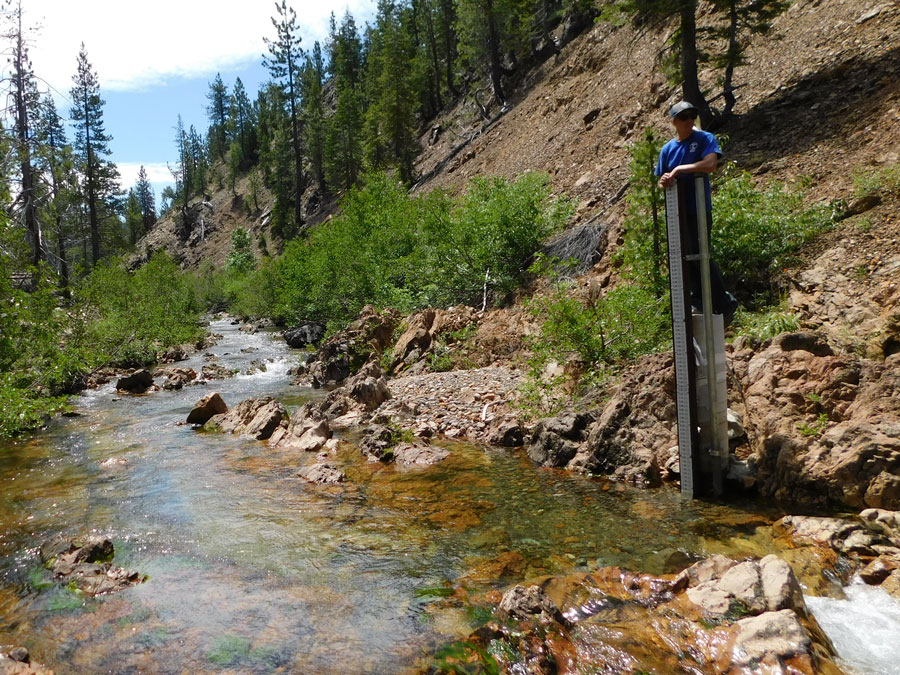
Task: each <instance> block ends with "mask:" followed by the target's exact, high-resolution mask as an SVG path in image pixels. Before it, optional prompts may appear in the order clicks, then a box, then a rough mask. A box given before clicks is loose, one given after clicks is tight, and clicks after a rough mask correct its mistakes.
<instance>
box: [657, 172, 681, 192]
mask: <svg viewBox="0 0 900 675" xmlns="http://www.w3.org/2000/svg"><path fill="white" fill-rule="evenodd" d="M680 168H681V167H678V166H676V167H675V168H674V169H672V170H671V171H669V172H668V173H664V174H663V175H662V176H660V177H659V187H661V188H663V189H664V190H665V189H666V188H667V187H671V186H672V184H673V183H674V182H675V176H677V175H678V169H680Z"/></svg>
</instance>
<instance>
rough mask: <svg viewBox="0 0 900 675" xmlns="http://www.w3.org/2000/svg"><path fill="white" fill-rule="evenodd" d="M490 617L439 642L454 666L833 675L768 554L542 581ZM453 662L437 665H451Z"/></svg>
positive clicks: (785, 568)
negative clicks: (668, 571)
mask: <svg viewBox="0 0 900 675" xmlns="http://www.w3.org/2000/svg"><path fill="white" fill-rule="evenodd" d="M496 614H497V616H498V618H499V619H501V620H502V621H494V622H489V623H488V624H487V625H485V626H484V627H482V628H480V629H478V630H477V631H475V632H474V633H473V634H472V635H470V636H469V637H468V638H467V639H466V640H465V641H463V642H460V643H457V644H456V645H454V647H455V649H454V650H448V651H449V653H452V654H455V655H456V659H455V660H454V662H453V663H460V662H469V663H471V662H474V663H482V664H484V665H485V666H486V668H485V671H484V672H491V671H492V669H494V670H493V672H504V673H513V672H516V673H518V672H523V673H547V674H548V675H549V674H550V673H557V672H595V671H596V672H611V673H614V672H615V673H618V672H658V673H675V672H702V673H721V674H723V675H724V674H726V673H727V674H729V675H737V674H747V675H749V674H750V673H757V672H773V673H775V672H790V673H806V674H808V675H813V674H814V673H815V674H828V675H837V674H838V673H841V672H842V671H841V669H840V668H839V667H838V666H837V664H836V663H835V661H834V658H835V653H834V648H833V646H832V645H831V643H830V641H829V640H828V638H827V636H825V634H824V633H823V632H822V630H821V628H820V627H819V625H818V623H817V622H816V620H815V618H814V617H813V616H812V615H811V614H810V612H809V611H808V610H807V607H806V604H805V602H804V600H803V594H802V592H801V590H800V585H799V583H798V582H797V579H796V577H795V576H794V574H793V572H792V571H791V568H790V566H789V565H788V564H787V563H786V562H784V561H783V560H780V559H779V558H777V557H776V556H766V557H765V558H763V559H762V560H745V561H742V562H739V561H734V560H730V559H728V558H725V557H724V556H713V557H712V558H709V559H706V560H702V561H700V562H698V563H696V564H694V565H692V566H691V567H689V568H687V569H685V570H683V571H682V572H681V573H680V574H678V575H675V576H669V577H653V576H648V575H642V574H636V573H633V572H629V571H626V570H622V569H620V568H618V567H605V568H600V569H598V570H596V571H593V572H590V573H580V574H573V575H571V576H569V577H562V578H544V579H542V580H541V581H540V582H539V583H538V584H531V585H524V584H523V585H516V586H514V587H513V588H511V589H509V590H508V591H506V593H504V595H503V597H502V599H501V600H500V602H499V605H498V606H497V607H496ZM485 654H489V655H490V656H489V657H487V658H486V657H485V656H484V655H485ZM491 662H492V663H491ZM453 663H450V662H445V663H443V664H440V665H441V666H443V667H439V668H437V672H456V671H455V670H454V665H453ZM623 664H626V665H624V667H623ZM478 672H481V671H478Z"/></svg>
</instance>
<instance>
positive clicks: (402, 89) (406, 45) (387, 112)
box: [366, 0, 418, 184]
mask: <svg viewBox="0 0 900 675" xmlns="http://www.w3.org/2000/svg"><path fill="white" fill-rule="evenodd" d="M403 18H404V17H403V14H402V12H401V10H400V9H399V8H398V7H397V5H396V4H395V3H394V2H393V0H379V3H378V14H377V16H376V20H375V22H376V23H375V27H374V28H373V29H372V31H371V47H370V52H369V54H368V62H367V71H366V76H367V79H368V85H369V87H370V100H371V104H370V106H369V109H368V110H367V111H366V161H367V164H368V165H369V166H371V167H372V168H376V169H378V168H384V167H389V166H390V167H395V168H396V169H397V171H398V174H399V177H400V180H402V181H403V182H404V183H407V184H408V183H411V182H412V179H413V163H414V160H415V154H416V151H417V149H418V141H417V134H416V128H415V101H416V92H417V91H418V87H417V84H418V83H417V81H416V77H415V75H416V73H415V71H414V69H413V63H414V57H415V44H414V43H413V40H412V36H411V34H410V32H409V31H408V30H406V29H405V27H404V24H403Z"/></svg>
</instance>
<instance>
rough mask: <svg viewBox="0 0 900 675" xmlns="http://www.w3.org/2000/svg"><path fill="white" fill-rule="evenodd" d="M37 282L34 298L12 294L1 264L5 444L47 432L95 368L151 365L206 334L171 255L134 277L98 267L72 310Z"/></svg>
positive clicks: (0, 431) (1, 431) (109, 265)
mask: <svg viewBox="0 0 900 675" xmlns="http://www.w3.org/2000/svg"><path fill="white" fill-rule="evenodd" d="M36 276H37V278H38V283H37V286H36V288H35V289H34V290H33V291H32V292H24V291H21V290H17V289H15V288H13V287H12V286H11V284H10V283H9V272H8V269H7V267H6V263H5V262H4V259H3V258H2V256H0V330H2V332H0V436H11V435H14V434H16V433H19V432H21V431H24V430H27V429H31V428H35V427H37V426H40V425H41V424H42V423H43V421H44V420H45V419H46V417H47V416H48V415H50V414H52V413H54V412H56V411H58V410H61V409H63V408H64V407H65V395H66V394H70V393H72V392H74V391H75V390H76V389H77V388H78V384H79V382H80V381H81V379H82V377H83V375H84V374H85V373H87V372H89V371H91V370H93V369H94V368H97V367H99V366H101V365H106V364H121V365H138V364H145V363H150V362H152V361H154V360H155V357H156V352H157V350H159V349H163V348H165V347H169V346H172V345H176V344H181V343H184V342H190V341H194V340H196V339H197V338H198V337H199V336H200V335H201V334H202V330H201V329H200V326H199V307H200V305H199V303H198V302H197V301H196V299H195V293H194V290H193V288H192V285H191V284H190V283H188V280H187V279H186V278H185V277H184V276H183V275H182V273H181V272H180V271H179V269H178V267H177V266H176V265H175V263H174V262H172V260H171V259H170V258H168V257H167V256H166V255H165V254H162V253H157V254H155V255H154V256H153V257H152V258H151V259H150V261H149V262H148V263H147V264H146V265H145V266H144V267H142V268H140V269H139V270H137V271H136V272H134V273H131V272H129V271H128V270H127V269H126V268H125V266H124V264H123V263H122V261H118V260H111V261H108V262H106V263H104V264H101V265H98V266H97V267H96V268H95V269H94V271H93V272H91V274H90V275H89V276H88V277H86V278H85V279H84V280H83V281H82V282H81V283H80V284H78V285H77V286H76V287H75V288H74V289H73V291H74V293H73V301H72V302H71V303H70V304H66V305H61V304H60V299H59V298H58V296H57V293H56V289H55V288H54V287H53V286H51V284H50V283H49V280H48V277H47V276H45V275H42V274H40V273H38V274H37V275H36Z"/></svg>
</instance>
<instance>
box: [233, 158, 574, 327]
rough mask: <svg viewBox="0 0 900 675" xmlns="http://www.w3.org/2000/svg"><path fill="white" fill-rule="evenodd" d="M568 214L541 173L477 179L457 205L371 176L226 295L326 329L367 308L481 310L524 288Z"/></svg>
mask: <svg viewBox="0 0 900 675" xmlns="http://www.w3.org/2000/svg"><path fill="white" fill-rule="evenodd" d="M570 214H571V203H570V202H568V201H567V200H564V199H557V198H553V197H552V196H551V194H550V187H549V179H548V178H547V177H546V176H542V175H539V174H525V175H523V176H521V177H520V178H519V179H517V180H515V181H507V180H504V179H500V178H491V179H476V180H474V181H473V182H472V183H471V184H470V186H469V189H468V190H467V191H466V192H465V193H464V194H463V195H462V196H461V197H458V198H452V197H451V196H450V195H448V194H447V193H445V192H442V191H440V190H434V191H432V192H431V193H429V194H428V195H424V196H418V195H410V194H408V193H407V191H406V189H405V188H404V187H403V186H402V185H400V184H399V183H397V181H395V180H394V179H393V178H391V177H390V176H389V175H387V174H384V173H376V174H371V175H369V176H367V177H366V181H365V184H364V186H363V187H361V188H355V189H353V190H351V191H350V192H349V193H348V195H347V196H346V197H345V199H344V201H343V202H342V205H341V213H340V215H339V216H337V217H336V218H334V219H333V220H331V221H329V222H326V223H323V224H322V225H320V226H318V227H316V228H315V229H313V230H311V231H310V233H309V235H308V237H306V238H304V239H294V240H292V241H290V242H288V244H287V246H286V247H285V250H284V254H283V255H282V256H281V257H280V258H279V259H277V260H275V261H272V263H271V264H270V265H265V266H263V268H261V269H260V271H259V274H257V275H256V276H253V277H248V279H245V280H233V281H232V283H231V285H230V286H228V287H227V295H228V299H229V302H230V303H231V305H232V307H240V308H242V311H244V309H245V308H249V307H255V308H259V311H262V312H263V313H265V314H268V315H270V316H273V317H277V318H280V319H282V320H285V321H297V320H303V319H318V320H321V321H325V322H326V323H328V322H344V321H346V320H348V319H349V318H351V317H353V316H355V315H356V314H357V313H358V312H359V310H360V309H361V308H362V307H363V306H364V305H366V304H370V303H371V304H374V305H376V306H381V307H386V306H390V307H395V308H397V309H399V310H401V311H404V312H411V311H413V310H415V309H419V308H422V307H429V306H432V307H433V306H443V305H451V304H457V303H461V302H462V303H469V304H476V303H477V304H481V303H482V302H484V301H485V300H487V301H493V300H496V299H498V298H502V297H503V296H504V295H505V294H507V293H509V292H510V291H511V290H513V289H515V288H516V286H517V285H518V284H519V283H521V281H522V279H523V278H524V276H525V273H526V270H527V266H528V263H529V260H530V257H531V255H532V254H533V253H534V251H535V250H537V248H538V246H539V245H540V242H541V241H542V240H543V239H544V238H546V237H547V236H548V235H549V234H551V233H552V232H554V231H556V230H558V229H560V228H561V227H562V226H563V224H564V223H565V221H566V219H567V218H568V217H569V215H570ZM251 280H252V281H251ZM260 289H265V290H264V291H261V290H260ZM248 295H256V296H258V297H257V298H256V299H253V298H248V297H247V296H248Z"/></svg>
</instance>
